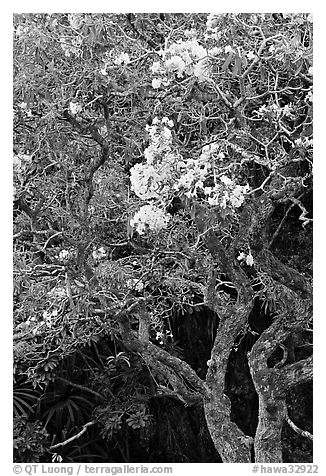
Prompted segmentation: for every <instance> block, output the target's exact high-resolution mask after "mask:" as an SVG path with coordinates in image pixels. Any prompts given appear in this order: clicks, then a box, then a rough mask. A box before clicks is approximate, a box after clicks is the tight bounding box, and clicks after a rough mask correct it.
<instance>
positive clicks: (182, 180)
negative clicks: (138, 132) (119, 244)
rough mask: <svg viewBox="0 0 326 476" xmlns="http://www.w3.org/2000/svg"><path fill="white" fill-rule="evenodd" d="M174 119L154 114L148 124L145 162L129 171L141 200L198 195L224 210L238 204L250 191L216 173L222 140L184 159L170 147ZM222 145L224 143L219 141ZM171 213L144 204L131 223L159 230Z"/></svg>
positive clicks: (142, 229)
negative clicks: (194, 156) (151, 121)
mask: <svg viewBox="0 0 326 476" xmlns="http://www.w3.org/2000/svg"><path fill="white" fill-rule="evenodd" d="M172 126H173V122H172V121H171V120H169V119H168V118H167V117H164V118H163V119H162V120H159V119H158V118H155V119H154V120H153V123H152V125H151V126H149V125H148V126H147V127H146V130H147V132H148V133H149V137H150V144H149V146H148V147H147V149H146V150H145V152H144V156H145V158H146V163H142V164H136V165H135V166H134V167H132V169H131V171H130V180H131V188H132V190H133V191H134V192H135V194H136V195H137V196H138V197H139V198H140V199H141V200H157V201H159V202H161V203H164V202H165V203H166V202H167V201H168V200H169V199H170V198H171V197H172V196H174V195H178V196H185V197H188V198H194V197H199V198H200V199H201V200H204V201H205V202H206V203H207V204H208V205H210V206H218V207H219V208H220V209H221V210H226V209H227V213H231V214H232V213H234V209H236V208H239V207H240V206H241V205H242V204H243V202H244V199H245V195H246V194H247V193H248V191H249V186H248V185H238V184H237V183H235V182H234V181H233V180H232V179H231V178H229V177H227V176H226V175H225V173H224V174H221V173H219V166H220V163H221V162H223V161H224V159H225V154H224V152H222V150H221V143H218V142H217V141H213V142H212V143H211V144H208V145H206V146H205V147H203V149H202V152H201V154H200V156H199V157H197V158H188V159H183V157H182V156H181V155H180V154H179V153H178V152H176V151H174V150H173V148H172V133H171V130H170V127H172ZM222 146H223V144H222ZM170 218H171V217H170V216H169V215H168V214H167V213H166V212H165V211H164V210H162V208H159V207H157V206H155V205H153V204H150V205H145V206H143V207H142V208H141V209H140V210H139V211H138V212H137V213H136V215H135V216H134V218H133V219H132V220H131V222H130V224H131V226H132V227H134V228H136V230H137V231H138V233H140V234H143V233H144V232H145V230H146V226H148V227H149V229H151V230H155V231H158V230H160V229H163V228H166V227H167V224H168V221H169V219H170Z"/></svg>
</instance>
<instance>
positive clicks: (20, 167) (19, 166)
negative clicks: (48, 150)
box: [13, 154, 32, 174]
mask: <svg viewBox="0 0 326 476" xmlns="http://www.w3.org/2000/svg"><path fill="white" fill-rule="evenodd" d="M31 161H32V157H31V156H30V155H28V154H17V155H14V157H13V164H14V171H15V172H17V173H18V174H21V173H22V172H23V171H24V170H25V169H26V167H27V166H28V165H29V164H30V163H31Z"/></svg>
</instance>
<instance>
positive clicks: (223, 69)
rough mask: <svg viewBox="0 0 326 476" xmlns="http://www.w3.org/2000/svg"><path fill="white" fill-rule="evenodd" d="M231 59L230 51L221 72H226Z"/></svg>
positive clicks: (231, 53)
mask: <svg viewBox="0 0 326 476" xmlns="http://www.w3.org/2000/svg"><path fill="white" fill-rule="evenodd" d="M232 58H233V51H230V53H229V55H228V57H227V58H226V61H225V63H224V64H223V66H222V71H226V70H227V68H228V67H229V65H230V63H231V61H232Z"/></svg>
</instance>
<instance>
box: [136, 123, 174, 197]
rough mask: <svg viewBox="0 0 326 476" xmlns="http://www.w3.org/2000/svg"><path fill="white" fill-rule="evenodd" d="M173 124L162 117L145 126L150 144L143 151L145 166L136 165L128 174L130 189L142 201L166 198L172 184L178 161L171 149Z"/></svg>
mask: <svg viewBox="0 0 326 476" xmlns="http://www.w3.org/2000/svg"><path fill="white" fill-rule="evenodd" d="M172 126H173V122H172V121H170V120H169V119H168V118H166V117H163V119H162V120H161V121H160V120H159V119H158V118H155V119H154V120H153V123H152V125H151V126H149V125H147V127H146V130H147V132H148V133H149V139H150V144H149V146H148V147H147V148H146V149H145V151H144V156H145V158H146V163H145V164H136V165H135V166H134V167H132V169H131V171H130V173H131V176H130V180H131V188H132V190H133V191H134V192H135V194H136V195H137V196H138V197H139V198H141V199H142V200H149V199H152V198H162V197H166V195H167V193H168V192H169V190H170V188H171V186H172V183H171V180H172V176H173V171H174V168H175V166H176V164H177V162H178V161H179V156H178V154H176V153H174V152H173V149H172V133H171V130H170V127H172Z"/></svg>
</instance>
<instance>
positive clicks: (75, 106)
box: [69, 101, 83, 116]
mask: <svg viewBox="0 0 326 476" xmlns="http://www.w3.org/2000/svg"><path fill="white" fill-rule="evenodd" d="M69 109H70V112H71V114H72V115H73V116H75V115H76V114H78V113H79V112H81V111H82V109H83V107H82V106H81V104H79V103H78V102H73V101H71V102H70V103H69Z"/></svg>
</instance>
